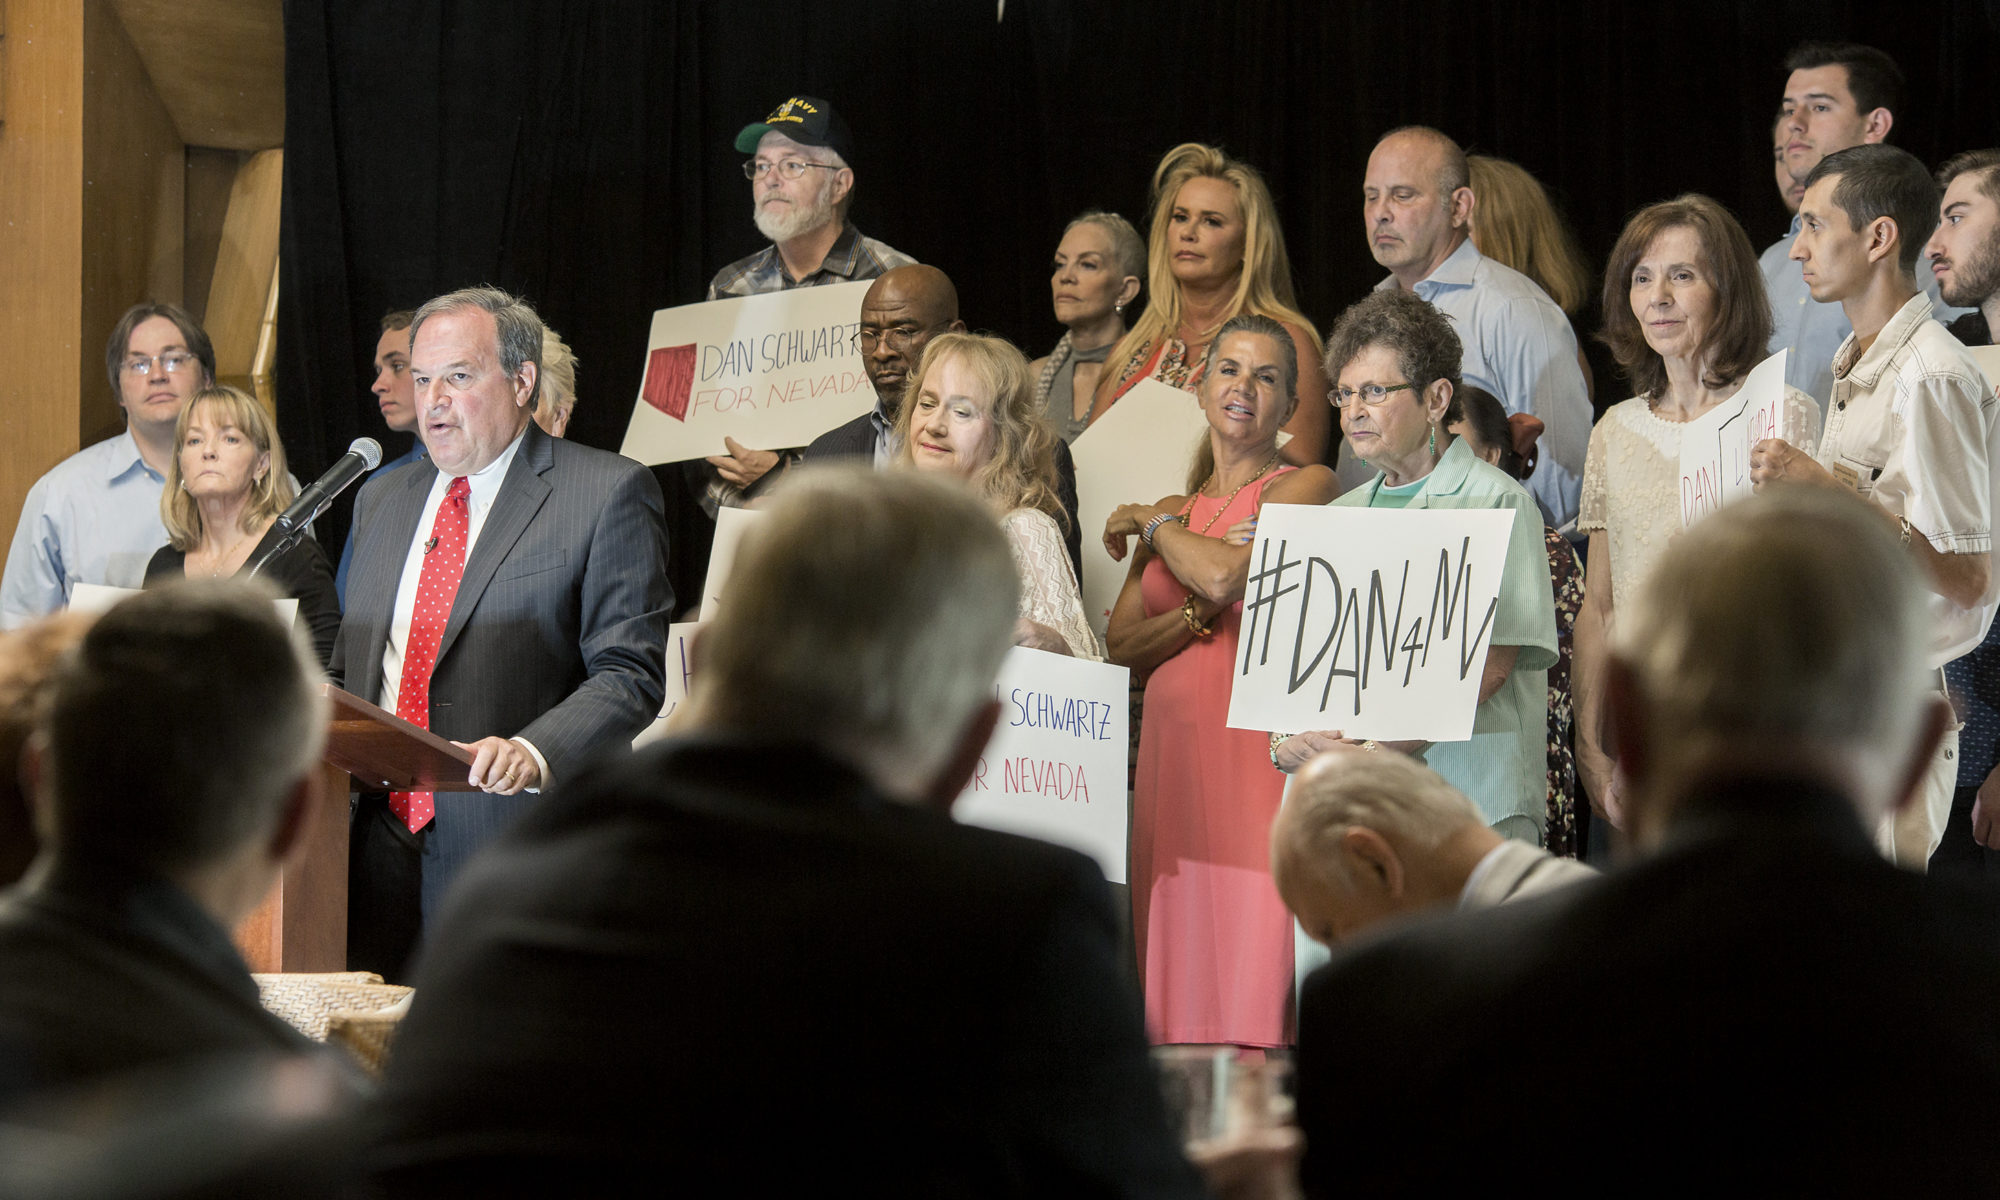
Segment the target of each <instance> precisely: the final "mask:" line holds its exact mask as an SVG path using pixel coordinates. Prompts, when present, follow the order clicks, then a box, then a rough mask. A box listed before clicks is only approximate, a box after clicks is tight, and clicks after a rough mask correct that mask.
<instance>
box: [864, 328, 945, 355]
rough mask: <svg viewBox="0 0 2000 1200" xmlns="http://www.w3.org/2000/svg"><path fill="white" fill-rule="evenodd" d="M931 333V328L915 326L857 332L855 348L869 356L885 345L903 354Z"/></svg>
mask: <svg viewBox="0 0 2000 1200" xmlns="http://www.w3.org/2000/svg"><path fill="white" fill-rule="evenodd" d="M929 332H930V328H929V327H919V326H915V325H898V326H896V327H895V328H894V329H862V330H858V331H856V333H855V335H854V339H853V341H854V348H855V349H856V350H859V351H861V353H863V354H867V353H868V352H870V351H872V350H873V349H875V347H876V346H877V345H883V346H887V347H889V349H891V350H893V351H895V352H896V353H897V354H901V353H903V352H904V351H906V350H908V349H909V348H910V343H911V342H914V341H916V340H917V339H918V338H920V337H922V336H923V335H924V334H927V333H929Z"/></svg>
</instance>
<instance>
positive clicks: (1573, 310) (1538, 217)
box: [1465, 154, 1597, 399]
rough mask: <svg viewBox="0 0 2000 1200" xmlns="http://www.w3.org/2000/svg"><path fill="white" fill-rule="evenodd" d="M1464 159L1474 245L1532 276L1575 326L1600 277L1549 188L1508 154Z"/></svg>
mask: <svg viewBox="0 0 2000 1200" xmlns="http://www.w3.org/2000/svg"><path fill="white" fill-rule="evenodd" d="M1465 165H1466V168H1467V173H1468V176H1469V177H1470V179H1471V181H1472V196H1473V203H1472V248H1473V249H1474V250H1477V251H1479V252H1480V253H1481V254H1483V255H1485V256H1486V257H1488V258H1490V259H1492V260H1493V261H1494V262H1497V263H1499V264H1501V265H1502V266H1507V267H1512V268H1514V269H1515V270H1516V271H1519V272H1520V273H1521V274H1523V275H1526V276H1527V277H1528V278H1529V279H1532V280H1534V281H1535V285H1536V286H1537V287H1540V288H1541V289H1542V290H1543V291H1545V292H1547V293H1548V294H1549V299H1551V300H1553V301H1555V302H1556V307H1557V308H1560V309H1562V310H1563V315H1564V316H1566V317H1568V318H1569V319H1570V324H1571V326H1572V327H1574V326H1575V324H1576V320H1577V318H1578V317H1580V316H1582V315H1583V310H1584V308H1585V307H1586V306H1587V305H1588V304H1589V303H1590V293H1591V290H1592V289H1593V288H1594V287H1595V286H1596V283H1597V281H1596V279H1595V278H1594V277H1593V276H1592V274H1591V270H1590V260H1588V259H1586V258H1585V257H1584V256H1583V248H1582V247H1581V246H1579V245H1577V241H1576V234H1575V233H1573V232H1571V231H1570V227H1569V224H1568V223H1567V222H1566V221H1564V220H1563V219H1562V214H1560V213H1558V212H1557V211H1556V206H1555V204H1554V202H1553V201H1551V200H1550V199H1549V193H1548V189H1546V188H1544V187H1543V186H1542V182H1541V180H1539V179H1536V178H1535V177H1534V176H1533V175H1530V174H1528V170H1527V168H1525V167H1523V166H1521V165H1520V164H1519V163H1512V162H1508V161H1507V160H1506V159H1504V158H1489V157H1487V156H1486V155H1483V154H1468V155H1466V156H1465ZM1576 341H1577V351H1576V364H1577V366H1579V367H1581V368H1582V369H1583V384H1584V387H1585V388H1586V389H1588V391H1589V393H1590V395H1591V397H1592V398H1593V399H1595V398H1596V395H1597V381H1596V380H1595V379H1594V378H1592V377H1591V373H1590V360H1589V359H1587V358H1585V357H1584V354H1583V339H1582V338H1581V337H1579V338H1577V339H1576Z"/></svg>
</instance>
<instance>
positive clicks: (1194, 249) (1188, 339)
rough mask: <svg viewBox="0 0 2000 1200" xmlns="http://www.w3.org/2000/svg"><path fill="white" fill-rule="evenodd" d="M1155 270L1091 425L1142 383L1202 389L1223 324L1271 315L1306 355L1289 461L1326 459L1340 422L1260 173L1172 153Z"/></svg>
mask: <svg viewBox="0 0 2000 1200" xmlns="http://www.w3.org/2000/svg"><path fill="white" fill-rule="evenodd" d="M1146 274H1147V279H1146V308H1145V311H1144V312H1143V313H1141V314H1140V316H1139V319H1138V321H1137V322H1135V323H1134V324H1133V326H1132V329H1131V331H1130V332H1128V333H1127V334H1126V335H1125V336H1124V337H1123V338H1122V339H1120V341H1119V342H1118V344H1117V345H1116V346H1114V347H1112V350H1111V356H1110V358H1109V359H1107V360H1106V362H1105V369H1104V375H1103V378H1101V379H1100V380H1099V381H1098V385H1097V399H1096V403H1095V406H1094V409H1093V411H1092V413H1091V419H1092V420H1095V419H1097V418H1098V417H1100V416H1103V415H1104V413H1105V411H1106V410H1107V409H1109V408H1110V407H1111V405H1112V404H1114V403H1116V402H1117V401H1118V399H1119V398H1120V397H1121V396H1123V395H1124V394H1125V393H1126V392H1128V391H1130V390H1131V389H1132V387H1133V385H1135V384H1137V383H1138V382H1139V381H1140V380H1142V379H1157V380H1160V381H1161V382H1163V383H1167V384H1171V385H1172V386H1174V387H1177V388H1183V389H1186V390H1188V391H1193V390H1195V388H1196V387H1197V385H1198V384H1199V383H1200V381H1201V376H1202V371H1203V367H1204V364H1205V362H1206V360H1207V354H1208V346H1209V343H1210V342H1211V341H1213V340H1214V338H1215V335H1216V332H1217V331H1218V330H1220V329H1221V328H1222V327H1223V325H1225V324H1226V323H1228V322H1229V321H1230V320H1231V319H1232V318H1235V317H1238V316H1241V315H1244V314H1251V315H1255V316H1263V317H1270V318H1271V319H1272V320H1275V321H1277V322H1278V323H1279V324H1281V325H1283V326H1284V327H1285V332H1286V333H1287V334H1288V335H1289V336H1290V337H1291V339H1292V341H1293V343H1294V344H1296V345H1297V346H1299V347H1300V349H1301V353H1300V354H1299V356H1298V357H1299V367H1300V370H1299V378H1298V391H1297V392H1296V393H1295V394H1294V396H1293V399H1294V401H1295V402H1296V403H1295V405H1294V408H1293V412H1292V416H1291V419H1290V420H1289V421H1287V422H1286V423H1285V432H1287V433H1289V434H1291V441H1290V442H1288V443H1287V444H1286V445H1285V447H1284V452H1283V453H1284V458H1285V459H1286V461H1288V462H1291V463H1294V464H1301V465H1302V464H1307V463H1317V462H1321V461H1322V460H1323V458H1324V456H1325V454H1326V449H1327V438H1328V436H1329V434H1330V431H1331V429H1332V426H1333V417H1332V409H1331V408H1330V407H1329V406H1328V404H1327V402H1326V374H1325V372H1324V371H1323V370H1322V369H1321V367H1320V363H1319V355H1320V340H1319V334H1317V333H1316V332H1314V331H1313V328H1312V323H1311V322H1310V321H1308V320H1307V319H1306V317H1305V314H1303V313H1301V312H1300V311H1299V307H1298V301H1297V300H1296V299H1295V298H1294V297H1293V293H1292V262H1291V258H1290V256H1288V255H1287V254H1286V253H1285V234H1284V230H1283V229H1282V228H1281V227H1280V226H1279V224H1278V211H1277V207H1276V206H1275V205H1274V204H1273V203H1272V202H1271V191H1270V189H1269V188H1268V187H1266V186H1265V184H1264V177H1263V176H1262V175H1260V174H1258V173H1257V170H1256V168H1254V167H1252V166H1250V165H1248V164H1247V163H1242V162H1238V161H1237V160H1235V159H1233V158H1230V157H1229V156H1228V155H1226V154H1224V153H1223V152H1222V151H1221V150H1220V149H1218V148H1216V147H1214V146H1208V145H1203V144H1202V143H1200V142H1185V143H1183V144H1181V145H1179V146H1175V147H1174V148H1173V149H1172V150H1169V151H1167V155H1166V157H1165V158H1163V159H1161V160H1160V165H1159V167H1158V168H1157V169H1156V170H1155V171H1154V172H1153V224H1152V228H1151V229H1150V230H1149V231H1148V248H1147V255H1146ZM1307 347H1310V348H1311V353H1309V354H1308V353H1304V352H1303V351H1304V350H1305V349H1306V348H1307Z"/></svg>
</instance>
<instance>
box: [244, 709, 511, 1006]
mask: <svg viewBox="0 0 2000 1200" xmlns="http://www.w3.org/2000/svg"><path fill="white" fill-rule="evenodd" d="M323 694H324V695H325V696H326V698H327V699H328V700H329V701H331V702H332V712H331V713H330V714H329V718H328V726H327V735H326V753H325V754H323V755H322V756H321V757H320V763H319V768H318V769H319V775H320V800H319V808H318V810H317V811H316V812H314V814H313V815H312V818H311V821H310V828H309V829H308V830H307V831H306V839H305V845H304V846H302V847H301V848H300V850H299V853H298V855H297V857H295V858H294V859H293V860H292V863H291V865H290V866H288V867H286V868H285V871H284V874H283V875H282V876H281V877H280V878H279V880H278V884H277V886H276V887H274V888H272V889H271V894H270V895H269V896H267V897H265V898H264V903H262V904H260V905H258V906H257V911H255V912H253V913H251V914H250V915H249V917H247V918H246V919H245V920H244V922H243V924H241V925H239V926H237V928H236V946H237V948H238V949H240V950H241V951H243V957H244V959H245V960H247V961H248V962H249V964H250V969H251V970H252V971H259V972H264V971H344V970H346V969H347V822H348V802H347V796H348V793H349V792H350V791H361V792H389V791H429V792H469V791H473V790H475V789H474V788H473V787H472V785H471V784H469V783H467V782H466V781H465V777H466V774H467V772H468V771H469V770H470V769H471V766H472V755H471V754H469V753H467V752H466V751H464V750H461V749H459V748H458V747H457V746H454V745H452V744H451V743H450V742H448V741H446V740H445V739H444V738H441V737H439V736H438V735H436V734H434V733H432V732H430V731H429V730H427V729H420V728H418V727H417V726H415V725H412V724H411V723H410V722H408V721H405V720H404V719H403V718H401V717H399V716H397V715H396V714H395V713H392V712H388V711H386V710H384V709H380V708H377V707H376V706H375V705H373V704H370V703H368V702H367V701H366V700H363V699H362V698H361V697H359V696H356V695H354V694H352V693H350V692H343V691H341V690H340V689H339V688H337V687H335V686H334V685H332V684H330V683H329V684H326V685H324V688H323Z"/></svg>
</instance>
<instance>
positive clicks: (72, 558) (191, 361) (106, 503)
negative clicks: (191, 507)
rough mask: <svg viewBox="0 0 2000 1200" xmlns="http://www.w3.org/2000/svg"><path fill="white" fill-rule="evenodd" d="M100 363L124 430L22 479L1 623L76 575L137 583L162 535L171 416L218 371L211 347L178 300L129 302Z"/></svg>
mask: <svg viewBox="0 0 2000 1200" xmlns="http://www.w3.org/2000/svg"><path fill="white" fill-rule="evenodd" d="M104 364H105V368H106V371H107V373H108V374H109V375H110V378H111V387H112V390H113V391H114V392H116V393H117V395H118V406H119V407H120V408H122V409H124V410H125V432H123V433H121V434H119V435H118V436H117V437H114V438H110V439H108V440H106V441H102V442H99V443H97V444H96V445H94V446H90V447H87V448H85V449H83V450H81V451H78V452H77V453H76V454H73V455H71V456H70V457H69V458H67V459H65V460H63V461H62V462H60V463H58V464H56V466H55V468H54V469H53V470H51V471H50V472H49V473H48V474H46V475H44V476H42V477H41V478H40V479H38V480H36V481H35V486H34V487H32V488H29V489H28V499H27V502H26V503H24V504H23V505H22V506H21V520H20V524H19V525H17V526H15V528H14V544H13V547H12V548H11V549H10V550H9V551H8V553H7V572H6V575H5V577H4V579H0V629H14V628H17V627H19V626H21V625H25V624H27V623H28V622H30V621H33V620H35V619H36V618H38V617H43V616H46V615H48V614H49V613H52V612H54V611H56V610H57V609H59V608H62V607H63V606H64V605H66V604H68V603H69V597H70V591H71V589H72V588H74V587H75V586H76V585H77V584H79V583H101V584H109V585H111V586H113V587H131V588H135V587H138V586H139V585H140V583H141V582H142V581H143V580H144V579H145V575H146V563H147V561H148V560H149V559H151V558H152V557H153V552H154V551H156V550H158V549H159V548H160V547H162V546H164V545H166V544H167V530H166V526H164V525H162V524H161V523H160V490H161V488H163V487H164V486H165V485H166V469H167V463H168V460H169V458H170V457H171V456H172V454H173V453H174V424H175V422H177V421H178V420H179V419H180V415H181V409H183V408H185V407H186V406H187V402H188V400H189V399H190V398H191V397H192V396H194V395H195V393H197V392H199V391H200V390H201V389H202V388H204V387H207V386H208V385H209V384H211V383H213V382H214V380H215V349H214V347H212V346H211V345H210V344H209V340H208V334H206V333H204V332H203V331H202V328H201V326H200V325H198V324H196V323H195V320H194V318H193V317H191V316H189V315H188V314H187V313H186V312H185V311H183V310H182V309H181V308H180V307H179V306H178V305H174V304H151V303H148V304H136V305H134V306H132V308H130V309H129V310H127V311H126V313H125V315H124V316H123V317H120V318H119V319H118V324H117V326H116V327H115V328H113V329H112V331H111V337H110V339H109V341H108V342H107V343H106V345H105V350H104Z"/></svg>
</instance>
